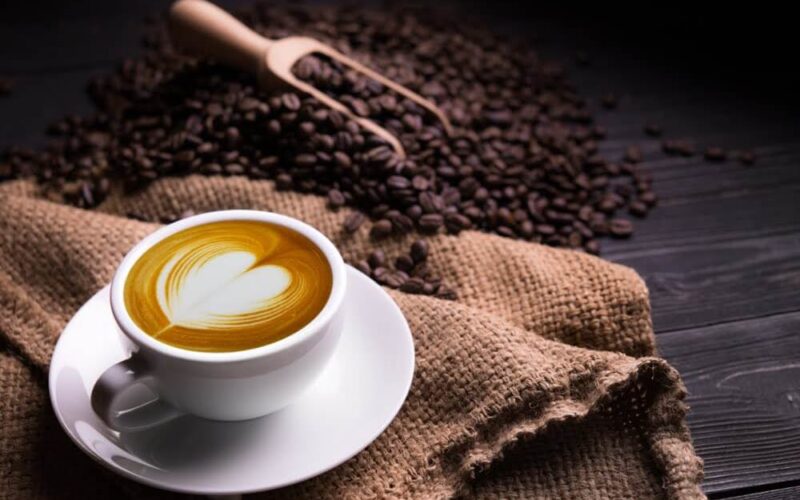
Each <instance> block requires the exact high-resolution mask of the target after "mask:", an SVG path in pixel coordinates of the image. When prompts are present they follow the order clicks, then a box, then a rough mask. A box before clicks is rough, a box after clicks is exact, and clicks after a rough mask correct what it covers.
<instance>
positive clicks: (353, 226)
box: [344, 212, 367, 234]
mask: <svg viewBox="0 0 800 500" xmlns="http://www.w3.org/2000/svg"><path fill="white" fill-rule="evenodd" d="M366 220H367V218H366V217H365V216H364V214H362V213H361V212H353V213H351V214H350V215H348V216H347V217H346V218H345V219H344V230H345V231H346V232H348V233H351V234H352V233H355V232H356V231H358V228H359V227H361V225H362V224H364V222H365V221H366Z"/></svg>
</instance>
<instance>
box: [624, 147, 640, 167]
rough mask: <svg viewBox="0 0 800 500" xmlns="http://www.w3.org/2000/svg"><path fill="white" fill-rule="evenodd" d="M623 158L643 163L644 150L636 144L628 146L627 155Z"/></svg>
mask: <svg viewBox="0 0 800 500" xmlns="http://www.w3.org/2000/svg"><path fill="white" fill-rule="evenodd" d="M623 159H624V160H625V161H627V162H630V163H641V161H642V150H640V149H639V148H638V147H636V146H628V148H627V149H625V156H624V157H623Z"/></svg>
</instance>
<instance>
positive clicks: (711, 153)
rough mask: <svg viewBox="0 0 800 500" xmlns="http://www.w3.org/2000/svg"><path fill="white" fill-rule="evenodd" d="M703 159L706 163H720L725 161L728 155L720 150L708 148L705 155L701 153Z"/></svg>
mask: <svg viewBox="0 0 800 500" xmlns="http://www.w3.org/2000/svg"><path fill="white" fill-rule="evenodd" d="M703 157H704V158H705V159H706V160H707V161H713V162H720V161H725V159H726V158H727V157H728V154H727V153H726V152H725V150H724V149H722V148H718V147H709V148H706V150H705V153H703Z"/></svg>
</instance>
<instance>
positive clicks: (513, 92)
mask: <svg viewBox="0 0 800 500" xmlns="http://www.w3.org/2000/svg"><path fill="white" fill-rule="evenodd" d="M238 15H239V16H240V18H241V19H242V20H244V21H245V22H246V23H248V24H249V25H251V26H253V27H254V28H255V29H256V30H257V31H259V32H261V33H263V34H264V35H266V36H269V37H271V38H279V37H282V36H287V35H297V34H305V35H309V36H313V37H316V38H318V39H321V40H323V41H325V42H328V43H330V44H332V45H334V46H335V47H336V48H338V49H339V50H341V51H342V52H344V53H347V54H350V55H352V56H353V57H355V58H357V59H359V60H361V61H363V62H365V63H366V64H368V65H370V66H371V67H373V68H375V69H377V70H379V71H381V72H382V73H383V74H384V75H386V76H387V77H389V78H391V79H393V80H395V81H397V82H398V83H400V84H402V85H406V86H408V87H409V88H411V89H413V90H415V91H417V92H419V93H420V94H422V95H423V96H425V97H426V98H428V99H430V100H432V101H434V102H435V103H436V104H437V105H438V106H439V107H440V108H441V109H442V110H443V111H444V112H445V113H446V114H447V115H448V117H449V118H450V120H451V121H452V123H453V126H454V128H455V131H454V133H453V135H452V136H447V134H444V132H443V130H442V127H441V125H440V124H439V123H438V122H436V121H435V120H431V117H430V116H427V114H426V113H425V112H424V111H423V110H422V109H421V108H420V107H419V106H416V105H415V104H414V103H411V102H409V101H407V100H405V99H401V98H399V97H398V96H396V95H394V94H393V93H391V92H388V91H387V89H385V88H383V86H381V85H380V84H378V83H377V82H374V81H372V80H369V79H365V78H363V77H362V76H360V75H359V74H357V73H354V72H352V71H351V70H349V69H348V68H346V67H341V66H337V65H336V64H334V63H332V62H331V61H327V60H324V59H320V58H307V59H306V60H304V61H302V62H301V63H300V64H298V66H297V67H296V69H295V72H296V73H297V74H298V76H299V77H301V78H304V79H306V80H309V81H311V82H312V83H314V85H316V86H318V87H319V88H320V89H322V90H324V91H326V92H328V93H329V94H330V95H333V96H334V97H335V98H337V99H338V100H340V101H341V102H343V103H345V104H346V105H348V106H349V107H350V108H351V109H352V110H353V111H354V112H355V113H356V114H357V115H360V116H366V117H370V118H373V119H375V120H376V121H377V122H379V124H380V125H382V126H384V127H385V128H387V129H388V130H390V131H392V132H394V133H395V134H396V135H397V136H398V137H399V138H400V140H401V141H402V143H403V146H404V147H405V149H406V151H407V153H408V156H407V158H405V159H402V158H400V157H398V156H397V155H396V154H395V153H394V151H393V150H392V149H391V148H390V147H389V146H388V145H387V144H385V143H383V142H382V141H381V140H380V139H378V138H377V137H375V136H372V135H371V134H369V133H366V131H365V130H363V129H362V128H361V127H359V126H358V125H357V124H356V123H355V122H354V121H351V120H348V119H347V118H346V117H345V116H343V115H342V114H341V113H338V112H335V111H331V110H329V109H327V108H326V107H324V106H322V105H321V104H320V103H319V102H317V101H315V100H314V99H311V98H309V97H305V96H302V95H298V94H296V93H292V92H288V93H281V92H270V91H267V90H264V89H261V88H258V86H257V84H256V81H255V79H254V78H253V76H252V75H247V74H243V73H240V72H236V71H232V70H227V69H225V68H222V67H220V66H217V65H214V64H211V63H208V62H200V61H196V60H193V59H191V58H188V57H185V56H182V55H181V54H179V53H178V52H177V51H176V50H174V49H173V47H171V46H170V44H169V42H168V40H167V38H166V37H165V36H164V35H163V33H161V34H160V35H159V34H156V35H153V36H151V37H149V38H148V40H147V42H148V43H147V45H148V47H149V50H148V52H147V53H146V54H145V55H144V56H143V57H140V58H138V59H131V60H127V61H125V62H124V63H123V64H122V65H121V67H120V68H119V69H118V70H117V71H116V72H115V73H113V74H111V75H107V76H104V77H100V78H98V79H97V80H95V81H93V82H91V84H90V87H89V91H90V95H91V96H92V97H93V98H94V100H95V102H96V104H97V107H98V113H97V114H95V115H93V116H88V117H68V118H65V119H64V120H62V121H60V122H59V123H57V124H55V125H54V126H53V128H52V132H53V134H54V136H55V137H54V140H53V143H52V144H51V146H50V147H49V148H48V150H47V151H45V152H28V151H19V150H15V151H11V152H10V154H8V155H7V156H6V160H5V163H6V164H7V165H9V166H8V167H6V169H7V170H10V172H11V173H10V174H9V175H14V176H18V175H30V174H33V175H36V176H37V177H38V178H39V179H40V180H41V182H42V183H43V184H44V185H45V186H47V187H48V188H49V189H50V190H51V191H52V192H53V197H54V198H57V197H63V198H64V199H66V200H67V201H68V202H70V203H73V204H75V205H77V206H81V207H87V208H90V207H93V206H95V205H96V204H98V203H100V202H101V201H102V199H103V198H104V197H105V196H106V195H107V193H108V192H109V190H110V187H111V184H112V183H117V182H119V183H122V184H124V185H125V186H126V187H127V188H128V189H136V188H138V187H140V186H142V185H145V184H147V183H148V182H150V181H152V180H154V179H157V178H159V177H163V176H171V175H185V174H189V173H202V174H208V175H246V176H249V177H253V178H268V179H274V180H275V182H276V184H277V186H278V187H279V188H281V189H291V190H296V191H301V192H306V193H315V194H319V195H323V196H327V198H328V201H329V205H330V206H331V208H332V209H336V208H338V207H340V206H343V205H350V206H354V207H357V208H359V209H360V210H361V211H362V212H363V213H364V214H365V215H366V216H367V217H365V218H364V219H370V220H371V221H372V227H371V234H372V235H373V237H375V238H383V237H387V236H390V235H392V234H397V233H405V232H412V231H418V232H421V233H425V234H434V233H437V232H443V231H446V232H450V233H457V232H459V231H460V230H462V229H466V228H473V229H478V230H482V231H488V232H493V233H496V234H499V235H502V236H506V237H509V238H521V239H525V240H530V241H538V242H543V243H545V244H549V245H554V246H568V247H573V248H583V249H585V250H587V251H590V252H592V253H597V252H598V250H599V243H598V238H599V237H602V236H607V235H609V236H613V237H627V236H629V235H630V234H631V232H632V229H633V228H632V223H631V222H630V221H629V220H628V219H627V218H624V217H620V215H619V214H621V213H623V212H630V213H631V214H633V215H635V216H643V215H645V214H646V213H647V211H648V210H649V209H650V208H651V207H652V206H653V205H654V204H655V202H656V197H655V195H654V194H653V192H652V190H651V180H650V177H649V176H648V175H647V174H646V173H645V172H643V171H641V170H640V169H639V168H638V167H637V165H636V156H635V155H633V156H631V155H627V156H626V158H625V159H624V160H623V161H622V162H619V163H617V162H611V161H608V160H606V159H604V158H603V157H601V156H600V155H598V153H597V141H598V140H600V139H602V138H603V135H604V132H603V130H601V129H600V128H598V127H595V126H593V124H592V116H591V114H590V113H589V111H588V110H587V107H586V103H585V101H584V100H583V99H582V98H581V97H580V96H579V95H578V94H577V93H576V92H575V90H574V89H573V88H572V87H571V85H570V84H569V83H568V82H567V81H566V79H565V77H564V74H563V71H562V70H561V68H560V67H558V66H557V65H555V64H552V63H548V62H546V61H543V60H542V59H540V58H539V56H538V55H537V54H536V53H535V52H532V51H531V50H530V48H520V47H513V46H512V45H511V44H510V43H508V42H506V41H503V40H501V39H499V38H497V37H496V36H493V35H492V34H491V33H487V32H485V31H481V30H479V29H476V28H471V27H463V26H460V25H458V24H456V23H453V22H452V19H450V18H447V19H445V20H444V21H441V22H440V21H438V20H437V19H436V17H435V16H430V15H427V14H426V15H424V16H420V15H416V14H415V13H413V12H411V11H397V12H394V11H383V12H377V11H369V10H364V9H347V8H319V9H318V8H311V7H303V8H293V7H281V6H278V7H275V6H267V5H258V6H255V7H253V8H250V9H248V10H246V11H244V12H240V13H238ZM612 101H614V102H615V101H616V98H614V97H613V96H607V98H606V99H604V102H605V103H606V104H612ZM364 221H365V220H362V221H359V220H354V219H352V218H351V219H349V220H348V224H347V225H346V229H349V230H352V228H353V227H354V226H357V225H358V223H359V222H364Z"/></svg>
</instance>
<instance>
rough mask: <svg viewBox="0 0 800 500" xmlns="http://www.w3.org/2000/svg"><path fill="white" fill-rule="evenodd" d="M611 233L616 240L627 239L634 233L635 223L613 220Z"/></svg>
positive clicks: (625, 220) (610, 227)
mask: <svg viewBox="0 0 800 500" xmlns="http://www.w3.org/2000/svg"><path fill="white" fill-rule="evenodd" d="M609 232H610V233H611V236H614V237H615V238H627V237H629V236H630V235H631V234H632V233H633V223H631V221H629V220H627V219H611V222H610V224H609Z"/></svg>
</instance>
